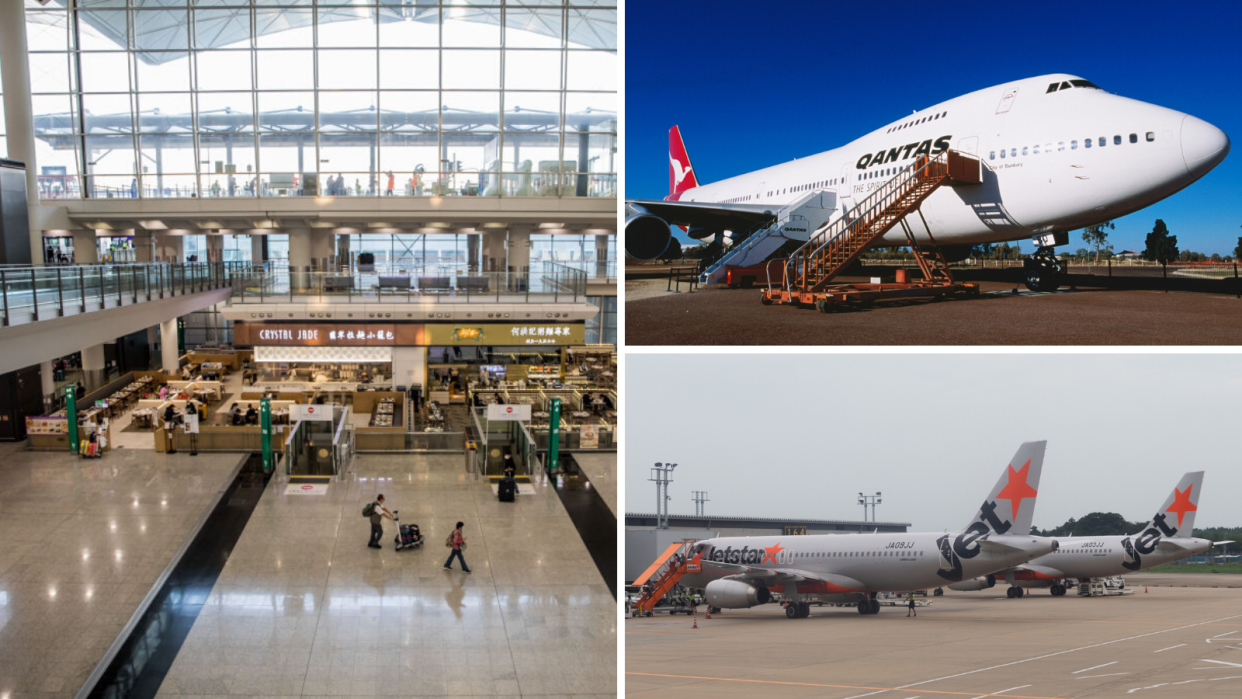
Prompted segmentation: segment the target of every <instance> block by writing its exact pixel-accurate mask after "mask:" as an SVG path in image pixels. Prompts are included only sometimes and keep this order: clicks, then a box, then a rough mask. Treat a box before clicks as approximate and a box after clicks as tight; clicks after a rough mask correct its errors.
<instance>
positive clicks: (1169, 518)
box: [1143, 471, 1203, 539]
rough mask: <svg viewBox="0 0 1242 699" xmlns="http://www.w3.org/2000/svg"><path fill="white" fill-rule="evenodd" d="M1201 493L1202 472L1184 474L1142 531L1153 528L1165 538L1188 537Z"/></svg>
mask: <svg viewBox="0 0 1242 699" xmlns="http://www.w3.org/2000/svg"><path fill="white" fill-rule="evenodd" d="M1202 491H1203V471H1190V472H1188V473H1186V475H1184V476H1182V479H1181V480H1180V481H1178V482H1177V487H1175V488H1174V489H1173V492H1171V493H1169V496H1168V497H1167V498H1165V500H1164V504H1163V505H1161V506H1160V509H1159V510H1156V515H1155V516H1154V517H1152V518H1151V521H1150V522H1148V524H1147V526H1146V527H1144V528H1143V529H1144V530H1146V529H1148V528H1155V529H1157V530H1158V531H1160V532H1161V533H1162V534H1163V535H1164V536H1166V537H1169V536H1172V537H1177V538H1179V539H1182V538H1186V537H1189V536H1190V535H1191V534H1192V533H1193V532H1194V528H1195V512H1197V511H1198V510H1199V494H1200V493H1201V492H1202Z"/></svg>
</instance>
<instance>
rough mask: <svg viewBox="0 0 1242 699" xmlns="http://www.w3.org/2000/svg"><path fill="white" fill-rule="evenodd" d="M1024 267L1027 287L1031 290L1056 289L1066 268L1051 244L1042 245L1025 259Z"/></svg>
mask: <svg viewBox="0 0 1242 699" xmlns="http://www.w3.org/2000/svg"><path fill="white" fill-rule="evenodd" d="M1022 269H1023V272H1024V273H1025V281H1026V288H1028V289H1030V290H1031V291H1056V290H1057V287H1059V286H1061V279H1062V278H1063V276H1064V270H1065V268H1064V267H1063V266H1062V265H1061V261H1060V260H1058V259H1057V256H1056V254H1054V253H1053V251H1052V247H1051V246H1046V247H1041V248H1039V249H1038V250H1036V251H1035V252H1034V253H1033V254H1032V255H1030V256H1029V257H1027V258H1026V259H1025V260H1023V262H1022Z"/></svg>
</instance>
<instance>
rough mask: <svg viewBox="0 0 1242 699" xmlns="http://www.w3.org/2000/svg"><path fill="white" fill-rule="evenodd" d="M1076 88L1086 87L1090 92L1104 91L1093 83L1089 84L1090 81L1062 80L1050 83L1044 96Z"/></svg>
mask: <svg viewBox="0 0 1242 699" xmlns="http://www.w3.org/2000/svg"><path fill="white" fill-rule="evenodd" d="M1076 87H1087V88H1091V89H1092V90H1103V89H1104V88H1102V87H1100V86H1099V85H1096V84H1095V83H1093V82H1091V81H1090V80H1063V81H1061V82H1059V83H1052V84H1051V85H1049V86H1048V91H1047V92H1045V93H1044V94H1048V92H1057V91H1058V90H1072V89H1074V88H1076Z"/></svg>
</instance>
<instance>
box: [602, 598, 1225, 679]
mask: <svg viewBox="0 0 1242 699" xmlns="http://www.w3.org/2000/svg"><path fill="white" fill-rule="evenodd" d="M1141 577H1142V576H1141V575H1133V576H1127V577H1126V580H1127V587H1134V588H1135V589H1136V592H1135V594H1132V595H1127V596H1124V597H1102V598H1099V597H1097V598H1085V597H1075V596H1073V595H1067V596H1065V597H1052V596H1051V595H1049V594H1048V592H1047V591H1046V590H1039V591H1035V592H1034V593H1032V594H1028V595H1027V596H1025V597H1023V598H1022V599H1008V598H1006V597H1005V595H1004V585H1003V584H1002V585H999V586H997V587H996V588H993V589H992V590H987V591H984V592H973V593H971V592H951V591H949V592H946V594H945V595H944V596H943V597H932V598H931V600H932V604H931V605H930V606H928V607H921V608H919V610H918V617H916V618H909V619H908V618H906V610H905V609H904V608H898V607H884V608H882V609H881V611H880V613H879V614H878V615H876V616H862V615H859V614H858V613H857V612H856V611H855V610H854V609H852V608H838V607H811V616H810V618H808V619H787V618H785V614H784V612H783V611H782V610H781V608H780V607H778V606H776V605H773V604H769V605H764V606H761V607H756V608H754V609H749V610H728V611H725V612H724V613H722V614H718V615H715V616H714V617H713V618H712V619H711V620H706V619H704V618H703V617H702V616H700V617H699V618H698V626H699V627H698V628H697V629H694V628H692V621H691V620H690V619H689V618H687V617H685V616H677V617H668V616H656V617H654V618H649V619H627V620H626V622H625V646H626V655H625V662H626V667H625V692H626V695H627V696H631V697H677V698H678V699H685V698H687V697H699V696H704V697H705V696H711V697H719V696H739V697H742V696H744V697H781V698H785V697H789V698H794V697H798V698H801V697H827V698H829V699H858V698H860V697H875V698H876V699H913V698H914V697H921V698H922V699H937V698H940V699H951V698H952V697H961V698H962V699H979V698H981V697H987V696H1005V697H1013V698H1015V699H1022V698H1025V699H1036V698H1038V699H1047V698H1053V697H1058V698H1059V697H1130V698H1132V699H1143V698H1144V697H1149V698H1159V699H1166V698H1170V697H1191V696H1193V697H1205V698H1215V697H1222V698H1223V697H1230V698H1233V697H1238V696H1242V589H1212V588H1211V587H1186V588H1182V587H1154V586H1149V587H1148V588H1147V590H1148V591H1147V592H1144V591H1143V587H1140V585H1141V580H1140V578H1141ZM1180 577H1190V578H1194V579H1200V578H1202V577H1203V576H1180ZM1212 577H1213V578H1216V577H1224V576H1212ZM1234 639H1237V640H1234Z"/></svg>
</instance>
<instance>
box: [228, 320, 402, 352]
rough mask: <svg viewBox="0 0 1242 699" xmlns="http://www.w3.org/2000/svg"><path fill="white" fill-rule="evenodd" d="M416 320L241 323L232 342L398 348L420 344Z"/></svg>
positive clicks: (235, 326)
mask: <svg viewBox="0 0 1242 699" xmlns="http://www.w3.org/2000/svg"><path fill="white" fill-rule="evenodd" d="M424 335H425V333H424V332H423V326H422V324H420V323H245V322H239V323H235V324H234V325H233V341H234V343H236V344H238V345H243V346H249V347H254V346H260V347H399V346H419V345H422V344H425V343H424Z"/></svg>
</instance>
